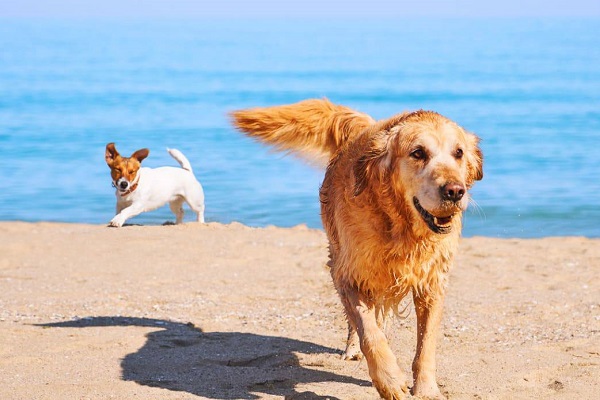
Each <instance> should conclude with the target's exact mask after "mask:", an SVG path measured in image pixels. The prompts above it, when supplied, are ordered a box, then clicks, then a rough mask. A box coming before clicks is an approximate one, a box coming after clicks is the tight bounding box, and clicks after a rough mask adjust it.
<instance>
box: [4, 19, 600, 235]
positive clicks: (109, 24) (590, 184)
mask: <svg viewBox="0 0 600 400" xmlns="http://www.w3.org/2000/svg"><path fill="white" fill-rule="evenodd" d="M313 97H318V98H322V97H327V98H328V99H330V100H331V101H333V102H336V103H341V104H344V105H347V106H350V107H352V108H355V109H357V110H360V111H363V112H366V113H368V114H370V115H372V116H373V117H374V118H377V119H379V118H387V117H389V116H392V115H393V114H396V113H398V112H401V111H405V110H414V109H421V108H423V109H432V110H435V111H438V112H439V113H441V114H443V115H445V116H447V117H449V118H451V119H453V120H455V121H457V122H458V123H459V124H460V125H462V126H464V127H465V128H466V129H468V130H470V131H472V132H475V133H476V134H477V135H479V136H480V137H481V138H482V142H481V147H482V149H483V152H484V156H485V164H484V172H485V177H484V180H482V181H481V182H478V183H477V184H476V185H475V187H474V189H473V191H472V196H473V198H474V201H475V203H476V204H474V205H473V206H472V207H471V208H470V210H469V211H467V213H466V216H465V222H464V225H465V230H464V235H465V236H474V235H485V236H491V237H541V236H563V235H570V236H572V235H578V236H579V235H581V236H588V237H600V20H598V19H548V20H536V19H501V18H499V19H434V20H429V19H406V20H392V19H390V20H385V21H381V20H364V21H363V20H358V19H353V20H344V21H342V20H335V21H327V20H298V21H289V20H288V21H276V20H274V19H268V18H267V19H255V20H236V19H230V20H180V21H175V20H172V21H160V20H136V21H128V20H48V19H46V20H44V19H38V20H36V19H21V20H18V19H4V20H1V21H0V150H1V158H0V167H1V168H0V169H1V171H2V179H1V180H0V220H4V221H17V220H19V221H63V222H74V223H92V224H106V223H107V222H108V221H109V220H110V219H111V218H112V217H113V215H114V208H115V197H114V189H113V188H112V187H111V179H110V175H109V169H108V167H107V166H106V164H105V162H104V147H105V145H106V144H107V143H108V142H116V144H117V148H118V149H119V150H120V151H121V152H122V153H125V154H127V155H129V154H131V153H133V152H134V151H135V150H137V149H139V148H143V147H147V148H149V149H150V156H149V158H148V159H146V160H145V161H144V164H145V165H146V166H149V167H157V166H162V165H177V164H176V162H175V161H174V160H173V159H171V158H170V157H169V155H168V154H167V152H166V147H174V148H177V149H179V150H181V151H182V152H183V153H184V154H185V155H186V156H187V157H188V159H189V160H190V161H191V163H192V165H193V167H194V170H195V173H196V175H197V177H198V178H199V180H200V181H201V182H202V184H203V186H204V190H205V193H206V207H207V208H206V218H207V220H208V221H216V222H222V223H229V222H231V221H238V222H241V223H244V224H247V225H250V226H267V225H276V226H283V227H289V226H294V225H298V224H307V225H308V226H310V227H314V228H320V227H321V222H320V215H319V201H318V189H319V185H320V183H321V179H322V176H323V171H321V170H320V169H318V168H316V167H312V166H309V165H307V164H306V163H304V162H303V161H302V160H299V159H296V158H294V157H290V156H285V155H282V154H279V153H275V152H273V151H271V150H270V149H268V148H266V147H264V146H262V145H260V144H258V143H255V142H253V141H251V140H249V139H247V138H245V137H243V136H242V135H241V134H239V133H238V132H236V131H235V130H234V129H233V128H232V127H231V125H230V123H229V120H228V116H227V113H228V112H230V111H232V110H235V109H239V108H246V107H254V106H268V105H277V104H284V103H291V102H296V101H299V100H303V99H306V98H313ZM166 220H173V216H172V214H171V212H170V210H169V208H168V206H167V207H164V208H162V209H159V210H157V211H154V212H151V213H147V214H142V215H141V216H138V217H136V218H134V219H132V220H130V221H129V222H131V223H136V224H143V225H159V224H162V223H163V222H164V221H166ZM187 220H191V213H188V216H187Z"/></svg>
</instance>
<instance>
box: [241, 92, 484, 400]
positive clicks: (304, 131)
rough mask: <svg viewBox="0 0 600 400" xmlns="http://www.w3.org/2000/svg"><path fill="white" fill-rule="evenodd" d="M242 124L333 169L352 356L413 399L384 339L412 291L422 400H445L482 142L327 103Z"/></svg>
mask: <svg viewBox="0 0 600 400" xmlns="http://www.w3.org/2000/svg"><path fill="white" fill-rule="evenodd" d="M231 116H232V118H233V123H234V125H235V126H236V127H237V128H238V129H240V130H241V131H243V132H245V133H246V134H248V135H249V136H251V137H254V138H256V139H259V140H261V141H263V142H266V143H268V144H271V145H274V146H275V147H277V148H278V149H280V150H284V151H290V152H298V153H301V154H302V153H303V154H305V155H308V156H309V157H316V158H321V159H323V158H325V159H328V161H329V162H328V166H327V171H326V173H325V178H324V181H323V185H322V187H321V191H320V200H321V210H322V220H323V226H324V228H325V231H326V232H327V236H328V238H329V252H330V261H329V266H330V268H331V276H332V278H333V282H334V284H335V287H336V289H337V291H338V293H339V295H340V297H341V300H342V303H343V305H344V308H345V311H346V315H347V318H348V325H349V334H348V342H347V346H346V350H345V352H344V357H345V358H346V359H356V358H360V357H361V353H360V352H361V351H362V354H363V355H364V357H365V358H366V360H367V364H368V368H369V374H370V376H371V379H372V380H373V385H374V386H375V388H376V389H377V390H378V391H379V394H380V395H381V396H382V397H383V398H386V399H399V398H403V397H404V394H405V393H407V392H408V387H407V382H406V378H405V376H404V374H403V372H402V370H401V369H400V368H399V366H398V364H397V361H396V357H395V356H394V354H393V353H392V351H391V349H390V346H389V344H388V342H387V339H386V337H385V334H384V332H383V329H382V327H383V323H384V319H385V316H386V315H387V314H388V312H390V311H392V310H394V309H397V307H398V304H399V302H400V301H401V300H402V299H403V298H404V297H405V296H407V295H408V294H409V293H412V298H413V302H414V306H415V312H416V316H417V349H416V354H415V357H414V360H413V363H412V370H413V382H412V393H413V394H414V395H416V396H421V397H427V398H444V396H443V395H442V393H441V392H440V390H439V388H438V385H437V382H436V377H435V370H436V364H435V347H436V338H437V331H438V329H439V325H440V321H441V318H442V304H443V300H444V293H445V288H446V285H447V281H448V271H449V269H450V267H451V265H452V262H453V257H454V254H455V252H456V249H457V247H458V241H459V237H460V232H461V216H462V212H463V211H464V210H465V209H466V208H467V204H468V202H469V196H468V192H467V191H468V189H469V188H470V187H471V186H472V185H473V183H474V182H475V181H477V180H480V179H482V177H483V169H482V162H483V160H482V154H481V151H480V149H479V147H478V142H479V139H478V138H477V137H476V136H475V135H474V134H472V133H469V132H467V131H465V130H464V129H463V128H461V127H460V126H458V125H457V124H456V123H454V122H452V121H451V120H449V119H448V118H445V117H443V116H441V115H440V114H437V113H435V112H432V111H422V110H421V111H415V112H406V113H403V114H399V115H396V116H394V117H392V118H389V119H386V120H383V121H379V122H376V121H375V120H373V119H372V118H371V117H370V116H368V115H366V114H362V113H359V112H357V111H354V110H352V109H349V108H347V107H343V106H339V105H335V104H332V103H330V102H329V101H327V100H325V99H323V100H305V101H302V102H300V103H296V104H291V105H284V106H276V107H268V108H254V109H248V110H241V111H235V112H233V113H232V114H231Z"/></svg>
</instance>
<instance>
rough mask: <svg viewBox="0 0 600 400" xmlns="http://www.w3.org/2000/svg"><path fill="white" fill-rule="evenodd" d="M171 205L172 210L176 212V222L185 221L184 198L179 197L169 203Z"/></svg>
mask: <svg viewBox="0 0 600 400" xmlns="http://www.w3.org/2000/svg"><path fill="white" fill-rule="evenodd" d="M169 207H171V211H173V214H175V223H176V224H181V223H182V222H183V215H184V211H183V198H178V199H176V200H173V201H172V202H170V203H169Z"/></svg>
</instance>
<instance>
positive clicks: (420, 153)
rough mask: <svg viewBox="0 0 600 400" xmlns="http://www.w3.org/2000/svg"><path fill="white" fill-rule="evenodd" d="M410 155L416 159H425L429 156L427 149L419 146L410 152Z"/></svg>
mask: <svg viewBox="0 0 600 400" xmlns="http://www.w3.org/2000/svg"><path fill="white" fill-rule="evenodd" d="M410 156H411V157H412V158H414V159H415V160H424V159H426V158H427V154H426V153H425V150H423V149H422V148H420V147H419V148H417V149H415V150H413V151H412V152H411V153H410Z"/></svg>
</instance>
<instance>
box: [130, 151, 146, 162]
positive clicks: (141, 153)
mask: <svg viewBox="0 0 600 400" xmlns="http://www.w3.org/2000/svg"><path fill="white" fill-rule="evenodd" d="M149 154H150V150H148V149H140V150H138V151H136V152H135V153H133V154H132V155H131V158H135V159H136V160H138V161H139V162H142V160H143V159H144V158H146V157H148V155H149Z"/></svg>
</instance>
